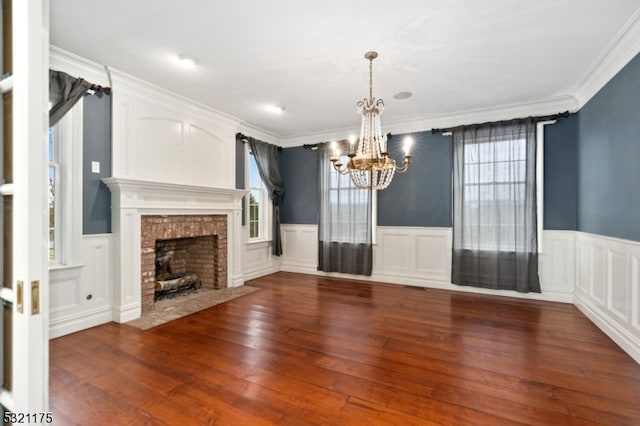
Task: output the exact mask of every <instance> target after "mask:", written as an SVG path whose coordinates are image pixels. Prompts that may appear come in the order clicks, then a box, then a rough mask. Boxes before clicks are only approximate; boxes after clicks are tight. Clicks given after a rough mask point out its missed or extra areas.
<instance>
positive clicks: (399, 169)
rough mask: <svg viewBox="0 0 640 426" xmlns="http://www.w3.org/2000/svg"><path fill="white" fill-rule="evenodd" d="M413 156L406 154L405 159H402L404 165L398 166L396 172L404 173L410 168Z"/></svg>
mask: <svg viewBox="0 0 640 426" xmlns="http://www.w3.org/2000/svg"><path fill="white" fill-rule="evenodd" d="M411 158H412V156H411V155H408V154H407V155H405V156H404V159H403V160H402V166H400V167H398V166H396V173H404V172H406V171H407V170H409V166H410V165H411Z"/></svg>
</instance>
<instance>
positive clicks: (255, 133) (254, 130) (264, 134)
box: [238, 121, 282, 146]
mask: <svg viewBox="0 0 640 426" xmlns="http://www.w3.org/2000/svg"><path fill="white" fill-rule="evenodd" d="M238 132H240V133H242V134H243V135H247V136H251V137H252V138H255V139H259V140H261V141H264V142H268V143H270V144H273V145H278V146H282V142H281V140H280V136H278V135H276V134H275V133H271V132H269V131H268V130H264V129H261V128H260V127H257V126H254V125H253V124H251V123H247V122H246V121H244V122H242V123H240V125H239V126H238Z"/></svg>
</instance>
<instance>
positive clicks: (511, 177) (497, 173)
mask: <svg viewBox="0 0 640 426" xmlns="http://www.w3.org/2000/svg"><path fill="white" fill-rule="evenodd" d="M453 144H454V146H453V253H452V255H453V256H452V274H451V281H452V282H453V283H455V284H458V285H466V286H475V287H482V288H490V289H496V290H515V291H518V292H523V293H526V292H536V293H540V282H539V278H538V235H537V229H538V228H537V205H536V197H537V196H536V122H535V120H533V119H525V120H513V121H509V122H499V123H488V124H482V125H476V126H464V127H459V128H456V129H454V130H453Z"/></svg>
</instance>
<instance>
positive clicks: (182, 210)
mask: <svg viewBox="0 0 640 426" xmlns="http://www.w3.org/2000/svg"><path fill="white" fill-rule="evenodd" d="M103 182H104V183H105V184H107V186H108V187H109V189H110V190H111V209H112V231H113V245H114V254H113V256H114V275H113V288H112V292H111V294H112V299H113V304H112V319H113V321H116V322H127V321H131V320H133V319H136V318H139V317H140V316H141V314H142V312H143V311H144V312H146V311H147V310H148V309H150V308H151V306H152V303H153V293H151V291H152V290H151V287H152V286H153V285H154V283H153V280H154V276H155V272H154V266H153V265H154V256H155V255H154V254H151V251H152V250H153V251H154V252H155V245H156V240H167V239H179V238H192V237H201V236H205V235H210V236H213V240H210V241H213V242H214V244H216V245H217V249H216V250H215V252H216V253H217V254H216V255H215V256H217V257H214V259H213V260H211V259H210V260H206V261H204V262H203V263H204V264H205V266H207V267H208V266H210V265H215V266H214V272H215V278H212V279H211V281H210V282H212V283H213V286H214V287H215V286H218V287H220V288H224V287H237V286H240V285H242V284H243V282H244V276H243V272H242V254H241V253H242V244H243V242H242V217H241V212H242V197H243V196H244V195H246V193H247V191H245V190H237V189H231V188H213V187H205V186H197V185H186V184H175V183H167V182H156V181H147V180H140V179H130V178H116V177H112V178H105V179H103ZM143 265H144V266H143ZM149 266H150V267H151V269H144V270H143V268H148V267H149ZM199 274H200V272H198V275H199ZM205 275H206V274H205Z"/></svg>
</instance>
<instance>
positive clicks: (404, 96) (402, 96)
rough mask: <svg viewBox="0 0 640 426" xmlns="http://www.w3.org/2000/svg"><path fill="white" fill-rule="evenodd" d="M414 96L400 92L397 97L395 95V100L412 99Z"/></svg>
mask: <svg viewBox="0 0 640 426" xmlns="http://www.w3.org/2000/svg"><path fill="white" fill-rule="evenodd" d="M412 96H413V93H411V92H398V93H396V94H395V95H393V98H394V99H408V98H410V97H412Z"/></svg>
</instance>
